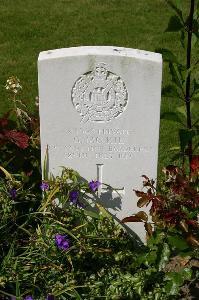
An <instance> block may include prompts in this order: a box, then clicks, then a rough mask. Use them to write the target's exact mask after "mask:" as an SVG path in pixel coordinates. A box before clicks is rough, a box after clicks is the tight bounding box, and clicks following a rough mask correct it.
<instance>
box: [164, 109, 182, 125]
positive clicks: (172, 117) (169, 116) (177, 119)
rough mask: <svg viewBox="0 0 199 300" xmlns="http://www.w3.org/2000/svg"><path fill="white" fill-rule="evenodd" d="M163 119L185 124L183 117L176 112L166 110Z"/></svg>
mask: <svg viewBox="0 0 199 300" xmlns="http://www.w3.org/2000/svg"><path fill="white" fill-rule="evenodd" d="M161 119H163V120H170V121H174V122H177V123H180V124H182V125H184V123H183V122H182V120H181V118H180V117H179V116H178V114H177V113H175V112H165V113H163V114H161Z"/></svg>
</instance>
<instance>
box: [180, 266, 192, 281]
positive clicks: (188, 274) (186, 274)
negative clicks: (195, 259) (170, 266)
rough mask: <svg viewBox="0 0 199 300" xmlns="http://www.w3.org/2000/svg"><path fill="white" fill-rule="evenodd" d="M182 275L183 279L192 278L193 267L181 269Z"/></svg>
mask: <svg viewBox="0 0 199 300" xmlns="http://www.w3.org/2000/svg"><path fill="white" fill-rule="evenodd" d="M181 276H182V278H183V280H191V277H192V269H190V268H185V269H183V270H182V271H181Z"/></svg>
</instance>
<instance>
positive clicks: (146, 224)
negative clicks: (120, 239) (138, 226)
mask: <svg viewBox="0 0 199 300" xmlns="http://www.w3.org/2000/svg"><path fill="white" fill-rule="evenodd" d="M144 228H145V230H146V232H147V234H148V236H149V237H150V236H152V234H153V227H152V225H151V224H150V223H147V222H146V223H145V224H144Z"/></svg>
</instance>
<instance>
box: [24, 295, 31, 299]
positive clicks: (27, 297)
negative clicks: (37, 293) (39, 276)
mask: <svg viewBox="0 0 199 300" xmlns="http://www.w3.org/2000/svg"><path fill="white" fill-rule="evenodd" d="M24 300H33V297H32V296H30V295H28V296H26V297H25V298H24Z"/></svg>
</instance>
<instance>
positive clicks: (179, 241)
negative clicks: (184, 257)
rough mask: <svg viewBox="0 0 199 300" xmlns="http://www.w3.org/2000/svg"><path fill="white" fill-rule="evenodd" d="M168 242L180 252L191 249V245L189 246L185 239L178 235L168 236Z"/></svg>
mask: <svg viewBox="0 0 199 300" xmlns="http://www.w3.org/2000/svg"><path fill="white" fill-rule="evenodd" d="M168 242H169V245H170V246H172V247H175V248H177V249H178V250H181V251H183V250H186V249H188V248H189V245H188V244H187V242H186V241H185V239H183V238H181V237H180V236H178V235H172V236H171V235H170V236H168Z"/></svg>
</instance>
